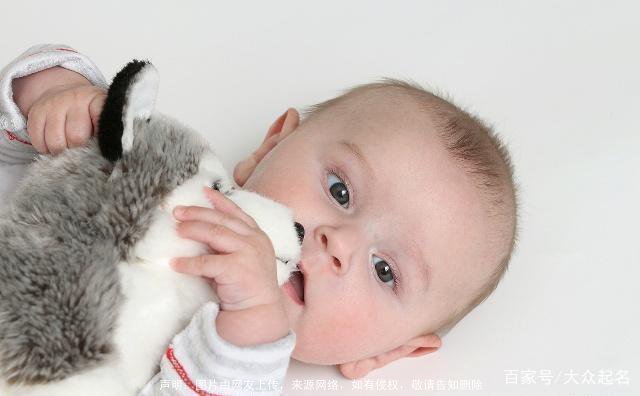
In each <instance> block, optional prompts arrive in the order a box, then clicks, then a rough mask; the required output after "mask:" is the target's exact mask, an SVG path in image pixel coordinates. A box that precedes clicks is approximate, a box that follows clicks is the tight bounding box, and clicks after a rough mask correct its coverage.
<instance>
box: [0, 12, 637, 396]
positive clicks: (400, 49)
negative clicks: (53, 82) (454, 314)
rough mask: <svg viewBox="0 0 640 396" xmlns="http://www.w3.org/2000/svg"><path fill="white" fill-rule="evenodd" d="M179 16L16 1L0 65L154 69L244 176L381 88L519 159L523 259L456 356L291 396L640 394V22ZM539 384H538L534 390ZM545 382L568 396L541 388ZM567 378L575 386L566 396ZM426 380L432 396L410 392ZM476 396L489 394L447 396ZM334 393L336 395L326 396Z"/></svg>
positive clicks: (454, 349) (180, 108) (469, 326)
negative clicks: (609, 376) (63, 54)
mask: <svg viewBox="0 0 640 396" xmlns="http://www.w3.org/2000/svg"><path fill="white" fill-rule="evenodd" d="M36 4H37V5H36ZM167 4H172V5H173V6H169V5H164V4H161V3H160V2H149V3H147V4H146V5H142V4H139V3H133V2H126V3H125V2H117V1H112V2H106V1H102V2H95V3H92V2H88V1H86V0H85V1H77V2H70V1H50V2H38V3H36V2H26V1H25V2H21V4H18V2H17V1H16V2H11V3H9V1H5V2H4V3H3V5H2V15H3V18H2V31H3V34H4V40H3V44H2V46H1V49H2V51H1V53H0V64H2V65H5V64H7V63H8V62H9V61H10V60H11V59H13V58H14V57H15V56H16V55H18V54H19V53H20V52H22V51H24V50H25V49H26V48H27V47H29V46H30V45H32V44H36V43H64V44H68V45H71V46H73V47H74V48H76V49H77V50H79V51H80V52H82V53H84V54H86V55H88V56H89V57H90V58H91V59H93V60H94V61H95V62H96V63H97V64H98V65H99V66H100V68H101V69H102V71H103V73H104V74H105V76H106V77H107V79H108V80H110V79H111V78H112V76H113V74H114V73H115V72H116V71H117V70H118V69H119V68H120V67H122V66H123V65H124V64H125V63H126V62H127V61H129V60H130V59H132V58H147V59H150V60H151V61H152V62H153V63H154V64H155V65H156V66H157V68H158V69H159V71H160V74H161V87H160V92H159V100H158V108H159V110H160V111H163V112H165V113H168V114H171V115H173V116H175V117H178V118H180V119H181V120H183V121H185V122H186V123H187V124H190V125H191V126H194V127H196V128H197V129H199V130H200V131H203V132H204V133H206V134H207V136H209V137H210V139H211V140H212V141H215V142H216V143H215V144H216V145H217V147H219V148H220V154H221V156H222V157H223V159H224V161H225V165H227V167H228V169H232V167H233V165H234V164H235V163H236V162H237V161H238V160H239V159H240V158H241V156H243V155H247V154H249V153H250V152H251V151H252V150H254V149H255V148H256V147H257V145H258V144H259V143H260V142H261V141H262V139H263V137H264V133H265V132H266V130H267V128H268V126H269V125H270V124H271V122H272V121H273V120H274V119H275V118H276V117H277V116H278V115H280V114H281V113H282V112H284V110H286V108H287V107H288V106H293V107H296V108H301V107H303V106H305V105H309V104H312V103H315V102H318V101H321V100H324V99H327V98H329V97H332V96H335V95H337V94H338V93H340V90H342V89H345V88H347V87H349V86H351V85H354V84H358V83H364V82H370V81H372V80H374V79H376V78H378V77H382V76H390V77H396V78H410V79H413V80H414V81H416V82H418V83H421V84H423V85H425V86H428V87H432V88H435V89H438V90H440V91H443V92H446V93H448V94H450V95H451V96H452V97H453V99H454V100H455V101H456V102H457V103H459V104H461V105H463V106H464V107H466V108H468V109H470V110H472V111H473V112H476V113H478V114H480V115H481V116H482V117H484V118H485V119H487V120H488V121H490V122H491V123H492V125H493V126H494V127H495V128H496V130H497V131H498V132H499V133H500V134H501V135H502V136H503V137H504V139H505V141H506V142H507V144H508V146H509V148H510V150H511V153H512V156H513V160H514V163H515V166H516V176H517V179H518V183H519V186H520V202H521V211H520V228H521V234H520V243H519V245H518V247H517V251H516V254H515V256H514V258H513V261H512V263H511V267H510V269H509V271H508V273H507V274H506V276H505V278H504V280H503V282H502V283H501V284H500V286H499V287H498V289H497V290H496V292H495V293H494V294H493V295H492V296H491V297H490V298H489V299H488V300H487V301H486V302H485V303H483V304H482V305H481V306H480V307H478V308H477V309H476V310H475V311H474V312H472V313H471V314H470V315H469V316H467V317H466V318H465V319H464V320H463V321H462V322H461V323H460V324H459V326H458V327H456V328H455V329H454V330H452V331H451V333H450V334H449V335H448V336H447V337H445V338H444V345H443V347H442V348H441V350H440V351H438V352H437V353H435V354H430V355H425V356H423V357H419V358H413V359H403V360H401V361H397V362H394V363H392V364H390V365H389V366H387V367H385V368H383V369H380V370H377V371H374V372H373V373H371V374H370V375H369V376H368V377H366V379H365V380H361V381H356V382H355V383H352V382H351V381H349V380H346V379H344V378H342V377H341V375H340V373H339V372H338V371H337V370H336V369H335V368H334V367H327V366H312V365H306V364H302V363H299V362H296V361H293V360H292V361H291V365H290V369H289V371H288V375H287V378H286V383H285V390H286V391H285V394H287V395H306V394H330V395H343V394H354V395H364V394H370V393H384V392H382V391H381V389H383V385H388V384H390V383H393V381H396V385H397V386H398V387H401V388H402V389H400V390H397V391H390V392H387V393H388V394H397V395H414V394H415V395H418V394H426V393H437V394H447V395H449V394H452V395H456V394H464V395H589V396H590V395H631V394H638V392H639V390H640V357H639V356H640V342H639V341H638V338H637V337H638V330H639V327H640V326H639V319H638V316H639V315H638V314H639V311H640V310H639V308H638V301H639V300H640V299H639V298H638V297H639V294H640V293H639V292H638V289H639V284H638V280H639V279H640V271H639V269H638V267H639V265H640V255H639V252H640V249H639V247H638V246H639V244H638V221H639V220H640V212H639V210H638V204H639V203H640V182H639V178H638V172H639V170H640V159H639V158H640V156H639V154H640V137H639V132H640V130H639V123H638V119H637V117H638V111H639V110H640V93H639V92H640V77H639V74H638V72H639V70H640V43H639V41H640V40H639V39H640V23H638V16H639V15H640V8H639V7H638V6H637V5H636V4H637V3H635V4H634V2H626V3H625V2H619V1H606V2H605V1H601V2H592V1H564V2H562V3H561V2H541V1H537V2H520V1H510V2H506V1H505V2H494V1H485V2H480V1H466V2H462V1H457V2H455V1H437V2H435V1H431V2H429V1H421V2H409V1H404V2H403V1H396V2H386V3H382V2H371V1H359V2H355V1H354V2H346V1H322V2H316V3H315V4H311V3H309V2H301V1H287V2H278V1H268V2H267V1H263V2H257V1H256V2H242V1H235V2H219V3H218V2H206V3H205V2H202V3H196V2H191V1H185V0H183V1H180V2H170V3H169V2H167ZM292 166H293V165H292ZM506 370H514V371H513V372H509V373H512V374H515V378H513V377H511V376H507V374H508V372H507V371H506ZM525 370H531V373H532V375H533V377H534V380H535V381H536V384H529V385H525V384H523V383H522V382H523V379H524V378H523V375H524V374H526V373H525V372H524V371H525ZM545 370H548V371H550V373H551V375H552V377H553V379H552V381H557V382H555V383H552V384H551V385H546V384H545V383H544V382H542V381H541V378H540V376H541V375H544V374H545ZM599 370H612V371H613V374H614V376H615V374H616V373H617V372H618V371H619V370H627V371H628V373H627V374H626V376H625V378H626V380H628V381H629V385H624V384H618V382H619V381H617V380H616V379H615V378H614V379H613V384H612V385H604V384H593V385H590V384H588V383H585V381H586V380H588V378H585V377H583V375H584V374H586V375H587V376H588V373H589V372H591V373H593V374H595V376H596V377H595V380H596V381H597V380H598V371H599ZM571 372H574V373H577V374H578V378H577V382H579V384H575V383H568V384H564V383H565V382H567V380H569V376H568V373H571ZM430 379H431V380H434V381H435V383H434V387H435V388H436V391H432V392H428V391H427V390H418V389H412V381H414V380H417V381H421V384H422V386H423V387H426V386H427V385H428V382H427V381H428V380H430ZM332 380H333V381H336V382H333V383H332V382H331V381H332ZM474 380H475V381H479V382H476V383H475V384H478V383H479V384H480V388H481V389H480V390H467V391H456V390H451V386H453V385H455V384H456V383H457V385H458V386H463V382H464V381H468V382H469V383H471V381H474ZM509 380H513V381H515V382H517V384H510V383H508V382H509ZM296 381H299V382H296ZM321 381H325V382H324V383H325V386H327V387H331V386H337V387H338V388H339V389H340V390H329V391H321V390H320V389H321V386H322V382H321ZM439 381H440V382H439ZM449 381H452V382H451V385H450V383H449ZM354 385H355V386H361V387H362V390H357V389H353V388H354ZM296 386H297V387H299V388H300V389H298V390H296V389H295V387H296ZM438 387H442V388H444V390H440V391H437V388H438ZM367 388H368V389H369V390H367Z"/></svg>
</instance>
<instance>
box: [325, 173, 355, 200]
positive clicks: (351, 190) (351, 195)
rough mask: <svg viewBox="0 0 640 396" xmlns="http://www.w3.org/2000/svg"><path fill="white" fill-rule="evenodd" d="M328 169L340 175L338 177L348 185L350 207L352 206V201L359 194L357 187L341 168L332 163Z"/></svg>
mask: <svg viewBox="0 0 640 396" xmlns="http://www.w3.org/2000/svg"><path fill="white" fill-rule="evenodd" d="M328 171H329V173H332V174H334V175H336V176H338V179H340V180H342V181H343V182H344V184H345V185H346V186H347V190H348V191H349V208H351V202H353V200H354V199H355V197H357V196H358V192H357V191H356V189H355V187H354V186H353V185H352V184H351V182H350V181H349V178H348V177H347V175H345V174H344V173H343V172H342V170H341V169H340V168H338V167H336V166H333V165H332V166H329V169H328ZM343 209H346V208H343Z"/></svg>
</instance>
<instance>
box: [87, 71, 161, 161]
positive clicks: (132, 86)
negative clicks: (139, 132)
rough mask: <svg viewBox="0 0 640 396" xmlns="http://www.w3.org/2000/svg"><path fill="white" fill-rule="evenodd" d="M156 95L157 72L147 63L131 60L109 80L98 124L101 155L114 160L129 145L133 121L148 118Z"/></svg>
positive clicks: (131, 138)
mask: <svg viewBox="0 0 640 396" xmlns="http://www.w3.org/2000/svg"><path fill="white" fill-rule="evenodd" d="M157 93H158V72H157V70H156V68H155V67H154V66H153V65H152V64H151V63H149V62H148V61H139V60H135V59H134V60H133V61H131V62H129V63H128V64H127V65H126V66H125V67H124V68H123V69H122V70H120V71H119V72H118V74H116V76H115V77H114V78H113V82H112V83H111V86H110V87H109V92H108V93H107V99H106V100H105V102H104V107H103V108H102V114H100V121H99V123H98V143H99V145H100V151H101V152H102V155H103V156H104V157H105V158H106V159H108V160H110V161H116V160H117V159H119V158H120V157H122V153H123V152H127V151H129V150H131V146H132V145H133V139H134V136H133V120H134V119H135V118H142V119H148V118H149V117H150V116H151V112H152V111H153V107H154V104H155V101H156V95H157Z"/></svg>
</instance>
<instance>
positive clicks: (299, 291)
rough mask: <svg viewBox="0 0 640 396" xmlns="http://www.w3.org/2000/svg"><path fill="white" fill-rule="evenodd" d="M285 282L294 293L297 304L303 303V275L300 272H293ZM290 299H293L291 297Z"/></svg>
mask: <svg viewBox="0 0 640 396" xmlns="http://www.w3.org/2000/svg"><path fill="white" fill-rule="evenodd" d="M287 282H288V283H289V284H290V285H291V288H292V289H293V290H292V291H293V292H294V293H295V296H296V297H297V299H298V300H299V303H301V304H302V303H304V275H303V274H302V272H300V271H295V272H293V273H291V276H290V277H289V280H288V281H287ZM291 297H292V298H293V296H291Z"/></svg>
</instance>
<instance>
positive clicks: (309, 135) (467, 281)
mask: <svg viewBox="0 0 640 396" xmlns="http://www.w3.org/2000/svg"><path fill="white" fill-rule="evenodd" d="M354 101H356V99H350V100H349V101H347V102H346V103H345V104H343V105H340V106H339V107H335V108H330V109H329V110H327V111H325V112H324V113H320V114H319V115H318V117H317V118H315V119H312V120H310V121H309V122H306V123H304V124H302V125H301V126H299V127H298V128H297V129H296V130H295V131H293V132H292V133H290V134H288V135H287V136H286V137H285V138H284V139H282V140H281V141H279V142H278V144H277V145H276V146H275V147H274V148H273V149H271V151H270V152H269V153H268V154H267V155H266V156H265V157H264V158H263V159H262V160H261V161H260V162H259V163H258V165H257V167H256V168H255V170H254V171H253V173H252V174H251V176H250V177H249V178H248V179H247V181H246V183H245V184H244V188H246V189H247V190H251V191H256V192H258V193H260V194H263V195H265V196H267V197H270V198H272V199H273V200H275V201H278V202H281V203H283V204H285V205H287V206H288V207H290V208H291V209H292V210H293V213H294V217H295V220H296V221H297V222H299V223H301V224H302V225H303V226H304V229H305V237H304V241H303V244H302V253H301V261H302V263H301V264H300V266H301V268H302V271H303V272H304V275H305V290H304V305H299V304H298V303H296V302H295V301H294V300H293V299H292V298H291V297H290V296H289V295H288V294H287V293H285V292H284V290H283V295H282V296H283V299H284V303H285V306H286V309H287V312H288V316H289V319H290V324H291V327H292V329H293V330H294V331H295V332H296V335H297V344H296V347H295V350H294V351H293V355H292V356H293V357H294V358H295V359H297V360H300V361H304V362H309V363H315V364H338V363H344V362H349V361H354V360H356V359H361V358H363V357H370V356H375V355H377V354H379V353H382V352H386V351H389V350H391V349H393V348H395V347H397V346H400V345H402V344H403V343H405V342H407V340H409V339H411V338H412V337H415V336H417V335H420V334H423V333H424V329H426V328H427V327H428V326H432V325H433V324H435V323H436V321H438V320H440V319H441V318H443V317H445V316H446V315H447V314H449V313H450V312H452V310H453V309H454V307H456V306H458V305H459V304H462V302H465V301H467V300H468V299H469V298H470V297H469V296H470V295H471V293H472V292H473V291H474V290H476V289H477V288H478V287H479V286H480V284H481V280H482V277H484V276H486V271H487V270H486V269H483V268H479V265H477V263H478V262H479V260H480V259H482V258H483V257H486V256H487V255H489V254H490V250H489V249H488V246H487V244H486V243H485V240H486V235H487V234H488V233H489V228H488V224H487V221H485V217H484V214H483V209H482V207H481V204H480V200H479V196H478V194H477V193H476V191H475V189H474V187H473V186H472V185H471V184H470V183H469V181H468V180H467V178H466V176H465V174H464V172H463V171H462V170H461V169H460V168H459V166H458V165H457V164H456V163H455V162H453V160H452V159H450V157H449V155H448V154H447V153H446V151H445V149H444V148H443V147H442V144H441V143H440V141H439V140H438V139H437V137H436V135H435V132H434V130H433V127H432V126H431V124H430V121H429V119H428V118H427V117H426V116H422V115H418V114H419V112H418V110H417V108H416V107H414V105H413V104H412V103H410V102H408V101H406V100H401V101H399V102H398V101H396V102H392V101H390V100H389V99H384V98H367V100H366V101H360V102H359V103H351V102H354ZM345 142H350V144H352V145H353V146H357V147H358V148H359V150H360V152H361V154H362V161H361V160H359V159H358V156H356V155H353V154H352V151H351V150H350V149H349V148H348V145H347V144H345ZM365 163H366V164H368V165H365ZM387 264H388V265H387Z"/></svg>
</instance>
